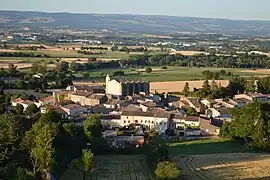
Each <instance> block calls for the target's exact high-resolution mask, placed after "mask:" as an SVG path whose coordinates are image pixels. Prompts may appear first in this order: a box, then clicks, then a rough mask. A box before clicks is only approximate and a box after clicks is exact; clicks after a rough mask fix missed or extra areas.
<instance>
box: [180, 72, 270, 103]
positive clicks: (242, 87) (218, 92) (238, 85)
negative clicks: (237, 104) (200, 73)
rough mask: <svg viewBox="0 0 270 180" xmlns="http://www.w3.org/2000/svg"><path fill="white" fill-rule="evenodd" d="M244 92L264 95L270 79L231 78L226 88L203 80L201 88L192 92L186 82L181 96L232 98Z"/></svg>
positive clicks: (269, 86) (269, 91)
mask: <svg viewBox="0 0 270 180" xmlns="http://www.w3.org/2000/svg"><path fill="white" fill-rule="evenodd" d="M244 92H252V93H254V92H259V93H264V94H269V93H270V77H263V78H260V79H258V80H255V79H249V80H247V79H245V78H242V77H237V76H235V77H233V78H232V79H231V80H230V81H229V84H228V86H227V87H222V86H221V85H220V84H216V82H215V81H211V83H210V82H209V81H208V80H205V81H204V83H203V86H202V88H199V89H197V88H194V89H193V91H192V90H191V89H190V88H189V83H188V82H186V84H185V86H184V89H183V94H184V95H185V96H194V97H198V98H209V99H216V98H226V97H230V98H232V97H233V96H234V95H236V94H241V93H244Z"/></svg>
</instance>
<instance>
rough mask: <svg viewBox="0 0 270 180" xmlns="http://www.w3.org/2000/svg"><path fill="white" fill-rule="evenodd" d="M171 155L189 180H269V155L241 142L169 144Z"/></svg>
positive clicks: (184, 142) (215, 141)
mask: <svg viewBox="0 0 270 180" xmlns="http://www.w3.org/2000/svg"><path fill="white" fill-rule="evenodd" d="M169 154H170V157H171V160H173V161H174V162H176V163H177V166H178V167H179V168H180V169H181V171H182V175H183V178H184V179H187V180H189V179H193V180H216V179H218V180H234V179H237V180H248V179H269V177H270V155H269V154H263V153H257V152H256V151H253V150H250V149H248V148H247V147H246V146H245V145H244V144H243V142H241V141H233V140H226V139H204V140H193V141H182V142H178V143H170V144H169Z"/></svg>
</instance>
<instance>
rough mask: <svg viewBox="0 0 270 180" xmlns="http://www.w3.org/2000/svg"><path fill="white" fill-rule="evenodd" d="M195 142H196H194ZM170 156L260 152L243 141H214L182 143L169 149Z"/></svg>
mask: <svg viewBox="0 0 270 180" xmlns="http://www.w3.org/2000/svg"><path fill="white" fill-rule="evenodd" d="M194 142H195V141H194ZM169 152H170V156H171V157H173V156H181V155H203V154H220V153H243V152H246V153H247V152H258V151H255V150H251V149H248V148H247V147H246V146H245V144H244V143H243V142H242V141H235V140H227V141H213V142H208V141H207V140H205V141H204V140H200V142H198V143H196V142H195V143H192V141H190V143H188V142H183V143H182V142H180V143H179V144H175V145H172V146H170V147H169Z"/></svg>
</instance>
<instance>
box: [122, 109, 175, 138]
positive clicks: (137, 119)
mask: <svg viewBox="0 0 270 180" xmlns="http://www.w3.org/2000/svg"><path fill="white" fill-rule="evenodd" d="M169 118H170V114H168V113H166V112H137V111H134V112H133V111H123V112H122V114H121V121H120V124H121V126H127V125H129V124H135V125H144V126H147V127H148V128H149V129H156V131H157V132H158V134H165V131H166V130H167V129H168V128H169V127H170V121H169V120H170V119H169Z"/></svg>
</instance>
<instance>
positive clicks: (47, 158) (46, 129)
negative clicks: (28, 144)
mask: <svg viewBox="0 0 270 180" xmlns="http://www.w3.org/2000/svg"><path fill="white" fill-rule="evenodd" d="M51 128H52V126H51V124H45V125H44V126H43V127H42V128H40V129H39V131H38V133H37V134H36V136H35V137H34V139H33V141H34V147H33V148H31V150H30V158H31V162H32V165H33V173H34V174H36V173H38V172H39V173H44V172H45V173H47V172H49V171H51V170H52V166H53V163H54V159H53V153H54V148H53V146H52V145H53V144H52V143H53V139H54V137H55V136H56V134H55V132H54V129H51Z"/></svg>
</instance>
